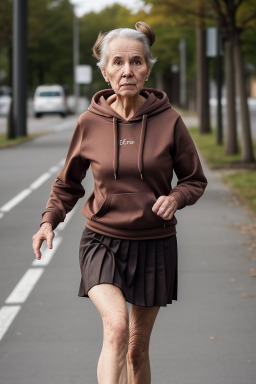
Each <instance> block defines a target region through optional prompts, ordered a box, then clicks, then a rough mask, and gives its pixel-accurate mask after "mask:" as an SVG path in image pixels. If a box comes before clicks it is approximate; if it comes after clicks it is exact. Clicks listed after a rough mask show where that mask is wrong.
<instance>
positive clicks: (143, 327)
mask: <svg viewBox="0 0 256 384" xmlns="http://www.w3.org/2000/svg"><path fill="white" fill-rule="evenodd" d="M159 309H160V307H140V306H136V305H131V309H130V315H129V345H128V353H127V369H128V383H129V384H150V383H151V372H150V361H149V342H150V335H151V332H152V329H153V325H154V322H155V319H156V316H157V314H158V311H159Z"/></svg>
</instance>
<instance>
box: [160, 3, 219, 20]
mask: <svg viewBox="0 0 256 384" xmlns="http://www.w3.org/2000/svg"><path fill="white" fill-rule="evenodd" d="M153 4H155V3H153ZM155 5H164V6H166V7H167V8H169V9H170V10H171V11H174V12H175V11H176V12H177V11H178V12H182V13H186V14H189V15H192V16H196V17H201V18H202V17H203V18H206V19H209V20H212V19H213V18H212V17H211V16H210V15H209V14H205V13H204V12H200V11H199V12H198V11H196V10H194V9H193V10H192V9H191V8H190V9H189V8H187V7H186V6H184V5H183V4H182V2H180V3H179V4H177V3H176V4H174V3H171V2H170V1H168V0H159V1H157V4H155ZM197 9H198V8H197Z"/></svg>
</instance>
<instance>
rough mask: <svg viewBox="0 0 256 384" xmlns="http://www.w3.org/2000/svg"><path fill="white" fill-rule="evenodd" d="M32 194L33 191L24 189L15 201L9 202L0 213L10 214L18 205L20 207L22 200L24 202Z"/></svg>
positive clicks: (0, 209)
mask: <svg viewBox="0 0 256 384" xmlns="http://www.w3.org/2000/svg"><path fill="white" fill-rule="evenodd" d="M31 192H32V190H31V189H28V188H27V189H24V190H23V191H21V192H20V193H19V194H18V195H16V196H15V197H14V198H13V199H11V200H10V201H8V203H6V204H4V205H3V206H2V207H1V208H0V211H2V212H9V211H10V210H11V209H12V208H14V207H15V206H16V205H18V204H19V203H20V202H21V201H22V200H24V199H25V198H26V197H27V196H28V195H30V193H31Z"/></svg>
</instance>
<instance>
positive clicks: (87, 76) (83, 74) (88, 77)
mask: <svg viewBox="0 0 256 384" xmlns="http://www.w3.org/2000/svg"><path fill="white" fill-rule="evenodd" d="M75 82H76V83H77V84H91V82H92V67H91V65H77V66H76V68H75Z"/></svg>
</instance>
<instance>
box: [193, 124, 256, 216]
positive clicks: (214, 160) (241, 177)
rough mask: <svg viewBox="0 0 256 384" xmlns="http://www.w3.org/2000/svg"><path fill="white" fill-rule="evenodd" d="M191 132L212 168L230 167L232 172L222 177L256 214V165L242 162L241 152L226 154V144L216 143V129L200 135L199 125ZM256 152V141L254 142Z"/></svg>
mask: <svg viewBox="0 0 256 384" xmlns="http://www.w3.org/2000/svg"><path fill="white" fill-rule="evenodd" d="M189 131H190V134H191V136H192V138H193V140H194V142H195V144H196V146H197V147H198V149H199V150H200V152H201V153H202V155H203V157H204V159H205V160H206V162H207V164H208V165H209V167H210V168H212V169H219V170H221V169H230V170H232V173H230V174H228V175H227V174H223V176H222V178H223V181H224V182H225V183H227V184H228V185H229V186H230V187H231V188H232V189H233V190H234V192H235V193H236V194H237V195H238V196H239V197H240V199H241V200H242V201H243V202H244V203H245V204H246V205H247V206H248V207H249V208H250V209H251V211H252V212H253V213H254V214H256V165H255V166H253V165H252V164H249V166H250V167H251V169H246V166H248V165H246V164H245V165H244V166H243V163H242V162H241V154H240V150H239V153H238V154H236V155H231V156H230V155H225V150H224V146H223V145H222V146H219V145H216V136H215V131H214V130H212V132H211V133H209V134H203V135H200V134H199V131H198V128H197V127H192V128H190V129H189ZM254 149H255V153H256V141H255V142H254Z"/></svg>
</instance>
